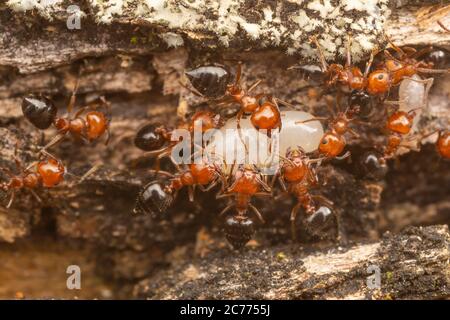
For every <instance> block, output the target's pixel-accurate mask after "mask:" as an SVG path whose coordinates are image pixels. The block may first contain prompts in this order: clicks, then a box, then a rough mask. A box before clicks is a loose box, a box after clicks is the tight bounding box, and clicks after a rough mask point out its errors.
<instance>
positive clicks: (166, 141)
mask: <svg viewBox="0 0 450 320" xmlns="http://www.w3.org/2000/svg"><path fill="white" fill-rule="evenodd" d="M222 124H223V123H222V119H221V117H220V115H218V114H215V113H213V112H212V111H209V110H201V111H196V112H195V113H194V115H193V116H192V117H191V119H190V121H189V122H184V123H182V124H181V125H179V126H178V128H177V129H186V130H188V131H189V132H190V133H191V134H193V133H194V130H200V131H201V133H205V132H206V131H208V130H211V129H215V128H219V127H220V126H221V125H222ZM174 130H176V129H170V128H168V127H167V126H165V125H163V124H147V125H145V126H144V127H142V128H141V129H140V130H139V131H138V133H137V134H136V136H135V138H134V145H135V146H136V147H137V148H139V149H141V150H143V151H145V153H144V155H142V157H156V159H157V161H159V160H160V159H162V158H164V157H169V158H170V159H171V161H172V162H173V163H174V164H176V161H175V159H174V158H173V157H172V149H173V147H174V146H175V145H177V144H178V143H179V142H180V140H179V138H178V139H177V138H176V137H175V136H174ZM195 147H200V146H195Z"/></svg>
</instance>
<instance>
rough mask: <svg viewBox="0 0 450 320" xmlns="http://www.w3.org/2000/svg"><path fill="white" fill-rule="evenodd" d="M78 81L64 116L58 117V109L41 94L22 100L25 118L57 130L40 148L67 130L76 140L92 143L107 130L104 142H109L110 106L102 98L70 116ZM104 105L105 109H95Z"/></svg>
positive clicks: (38, 124) (53, 143) (50, 144)
mask: <svg viewBox="0 0 450 320" xmlns="http://www.w3.org/2000/svg"><path fill="white" fill-rule="evenodd" d="M77 89H78V80H77V82H76V84H75V88H74V90H73V92H72V95H71V98H70V101H69V104H68V106H67V115H65V116H63V117H58V116H57V108H56V107H55V105H54V104H53V102H52V101H51V100H50V99H48V98H46V97H44V96H42V95H30V96H28V97H25V98H24V99H23V101H22V112H23V115H24V116H25V118H26V119H27V120H28V121H30V122H31V124H33V125H34V126H35V127H36V128H38V129H40V130H45V129H48V128H49V127H50V126H51V125H52V124H53V126H54V127H55V128H56V129H57V130H58V134H57V135H56V136H55V137H54V138H53V139H52V140H51V141H50V142H49V143H48V144H47V145H45V146H44V147H43V148H42V149H41V151H45V150H47V149H48V148H50V147H52V146H54V145H55V144H57V143H59V142H60V141H61V140H62V139H63V138H64V137H65V136H66V135H67V134H68V133H70V134H71V135H72V136H73V137H75V138H76V139H81V140H83V141H86V142H92V141H94V140H97V139H99V138H100V137H101V136H103V135H104V134H105V133H107V139H106V142H105V143H108V141H109V123H110V118H109V109H110V105H109V103H108V102H107V101H106V100H105V98H104V97H100V98H99V99H98V100H97V101H94V102H93V103H91V104H89V105H87V106H85V107H82V108H80V109H79V110H78V111H77V112H76V113H75V114H74V115H72V112H73V108H74V107H75V102H76V92H77ZM99 108H105V109H106V112H102V111H97V109H99Z"/></svg>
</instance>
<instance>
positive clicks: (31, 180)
mask: <svg viewBox="0 0 450 320" xmlns="http://www.w3.org/2000/svg"><path fill="white" fill-rule="evenodd" d="M44 154H45V155H46V159H45V160H39V161H35V162H33V163H31V164H30V165H29V166H28V167H26V168H24V167H23V165H22V162H21V161H20V159H19V158H17V156H16V155H14V161H15V163H16V167H17V169H18V171H19V172H20V173H19V174H18V175H16V174H14V173H12V172H11V171H10V170H9V169H6V168H0V170H1V171H3V172H4V173H5V174H6V175H8V176H9V181H8V182H2V183H0V189H2V190H3V191H4V192H6V193H10V194H11V196H10V199H9V201H8V205H7V206H6V208H10V207H11V205H12V203H13V202H14V198H15V194H16V192H17V191H18V190H21V189H27V190H30V192H31V193H32V194H33V196H34V197H35V198H36V199H37V200H38V201H41V199H40V198H39V196H38V195H37V194H36V193H35V192H34V189H37V188H40V187H45V188H52V187H55V186H57V185H58V184H60V183H61V182H62V181H63V180H64V174H65V173H66V168H65V167H64V165H63V164H62V163H61V161H59V160H58V159H56V158H55V157H53V156H51V155H49V154H48V153H44Z"/></svg>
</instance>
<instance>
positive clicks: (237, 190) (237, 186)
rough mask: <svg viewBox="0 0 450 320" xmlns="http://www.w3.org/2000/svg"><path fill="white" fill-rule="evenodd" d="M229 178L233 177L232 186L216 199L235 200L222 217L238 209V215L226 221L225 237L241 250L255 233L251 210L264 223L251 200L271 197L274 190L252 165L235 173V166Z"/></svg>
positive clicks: (239, 168)
mask: <svg viewBox="0 0 450 320" xmlns="http://www.w3.org/2000/svg"><path fill="white" fill-rule="evenodd" d="M229 177H232V180H231V185H230V186H229V187H228V188H226V189H225V190H224V191H223V192H222V193H219V194H218V195H217V197H216V198H217V199H220V198H225V197H233V198H234V199H233V200H234V201H233V203H231V204H229V205H228V206H226V207H225V208H224V209H223V210H222V212H221V213H220V216H222V215H224V214H225V213H226V212H227V211H229V210H231V208H233V207H235V208H236V213H235V214H233V215H230V216H228V217H227V219H226V220H225V236H226V238H227V240H228V241H229V242H230V244H231V245H232V246H233V247H234V248H235V249H239V248H242V247H243V246H244V245H245V244H246V243H247V242H248V241H249V240H250V239H251V238H252V236H253V234H254V232H255V229H254V221H253V220H252V219H251V218H250V217H249V215H248V210H249V209H250V210H251V211H252V212H253V213H254V214H255V215H256V216H257V217H258V219H259V220H260V221H261V222H262V223H264V219H263V217H262V215H261V213H260V212H259V211H258V209H257V208H256V207H255V206H254V205H252V204H251V198H252V197H267V196H269V197H270V196H272V193H271V192H272V189H271V188H270V186H269V185H268V184H267V183H266V182H265V181H264V180H263V179H262V177H261V174H260V173H259V172H258V171H257V170H256V168H255V167H253V166H250V165H239V167H238V168H237V170H236V171H235V172H234V165H233V166H232V167H231V170H230V171H229ZM227 182H228V181H227Z"/></svg>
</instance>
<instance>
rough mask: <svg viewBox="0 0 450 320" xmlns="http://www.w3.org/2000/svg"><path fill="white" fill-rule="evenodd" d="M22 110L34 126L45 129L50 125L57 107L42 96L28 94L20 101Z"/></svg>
mask: <svg viewBox="0 0 450 320" xmlns="http://www.w3.org/2000/svg"><path fill="white" fill-rule="evenodd" d="M22 112H23V115H24V116H25V118H26V119H27V120H28V121H30V122H31V123H32V124H33V125H34V126H35V127H36V128H38V129H41V130H45V129H48V128H49V127H50V126H51V125H52V123H53V121H54V120H55V117H56V113H57V112H58V109H57V108H56V106H55V105H54V103H53V102H52V101H51V100H50V99H48V98H46V97H44V96H37V95H30V96H28V97H26V98H24V99H23V101H22Z"/></svg>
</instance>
